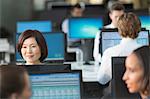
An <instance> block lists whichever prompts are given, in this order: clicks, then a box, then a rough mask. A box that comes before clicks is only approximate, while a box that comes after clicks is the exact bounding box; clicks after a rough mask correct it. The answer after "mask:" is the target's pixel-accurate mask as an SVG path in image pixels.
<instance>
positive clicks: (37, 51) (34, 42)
mask: <svg viewBox="0 0 150 99" xmlns="http://www.w3.org/2000/svg"><path fill="white" fill-rule="evenodd" d="M42 48H43V49H42ZM17 49H18V52H19V53H20V55H21V56H22V57H23V59H24V60H25V61H26V65H33V64H41V63H42V61H43V60H44V59H45V58H46V57H47V55H48V49H47V45H46V41H45V39H44V37H43V35H42V33H41V32H39V31H37V30H26V31H24V32H23V33H22V34H21V35H20V37H19V40H18V44H17Z"/></svg>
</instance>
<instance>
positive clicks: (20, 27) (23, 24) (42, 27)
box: [17, 20, 52, 33]
mask: <svg viewBox="0 0 150 99" xmlns="http://www.w3.org/2000/svg"><path fill="white" fill-rule="evenodd" d="M28 29H31V30H38V31H40V32H42V33H44V32H51V31H52V23H51V21H50V20H48V21H20V22H17V33H22V32H24V31H25V30H28Z"/></svg>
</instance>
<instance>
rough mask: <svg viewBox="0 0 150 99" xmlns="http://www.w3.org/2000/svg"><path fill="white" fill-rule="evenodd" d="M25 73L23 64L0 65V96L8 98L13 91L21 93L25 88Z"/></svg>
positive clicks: (3, 98)
mask: <svg viewBox="0 0 150 99" xmlns="http://www.w3.org/2000/svg"><path fill="white" fill-rule="evenodd" d="M25 73H27V71H26V70H25V69H24V68H23V66H16V65H8V66H7V65H6V66H5V65H2V66H0V82H1V84H0V98H1V99H8V98H10V96H11V95H12V94H13V93H17V94H21V93H22V91H23V89H24V88H25V76H24V75H25Z"/></svg>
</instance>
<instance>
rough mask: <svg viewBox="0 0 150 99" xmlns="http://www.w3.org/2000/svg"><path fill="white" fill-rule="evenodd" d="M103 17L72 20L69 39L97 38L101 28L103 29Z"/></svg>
mask: <svg viewBox="0 0 150 99" xmlns="http://www.w3.org/2000/svg"><path fill="white" fill-rule="evenodd" d="M102 26H103V21H102V17H99V18H70V19H69V39H89V38H95V35H96V33H97V32H98V31H99V28H102Z"/></svg>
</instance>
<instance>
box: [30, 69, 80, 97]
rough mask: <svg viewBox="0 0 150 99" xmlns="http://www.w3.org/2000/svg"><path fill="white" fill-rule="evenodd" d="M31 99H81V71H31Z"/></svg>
mask: <svg viewBox="0 0 150 99" xmlns="http://www.w3.org/2000/svg"><path fill="white" fill-rule="evenodd" d="M29 76H30V81H31V84H32V92H33V94H32V97H31V99H81V97H82V95H81V93H82V91H81V85H82V84H81V82H82V79H81V76H82V74H81V71H68V72H67V71H57V72H47V73H46V72H44V73H41V72H38V73H30V74H29Z"/></svg>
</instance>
